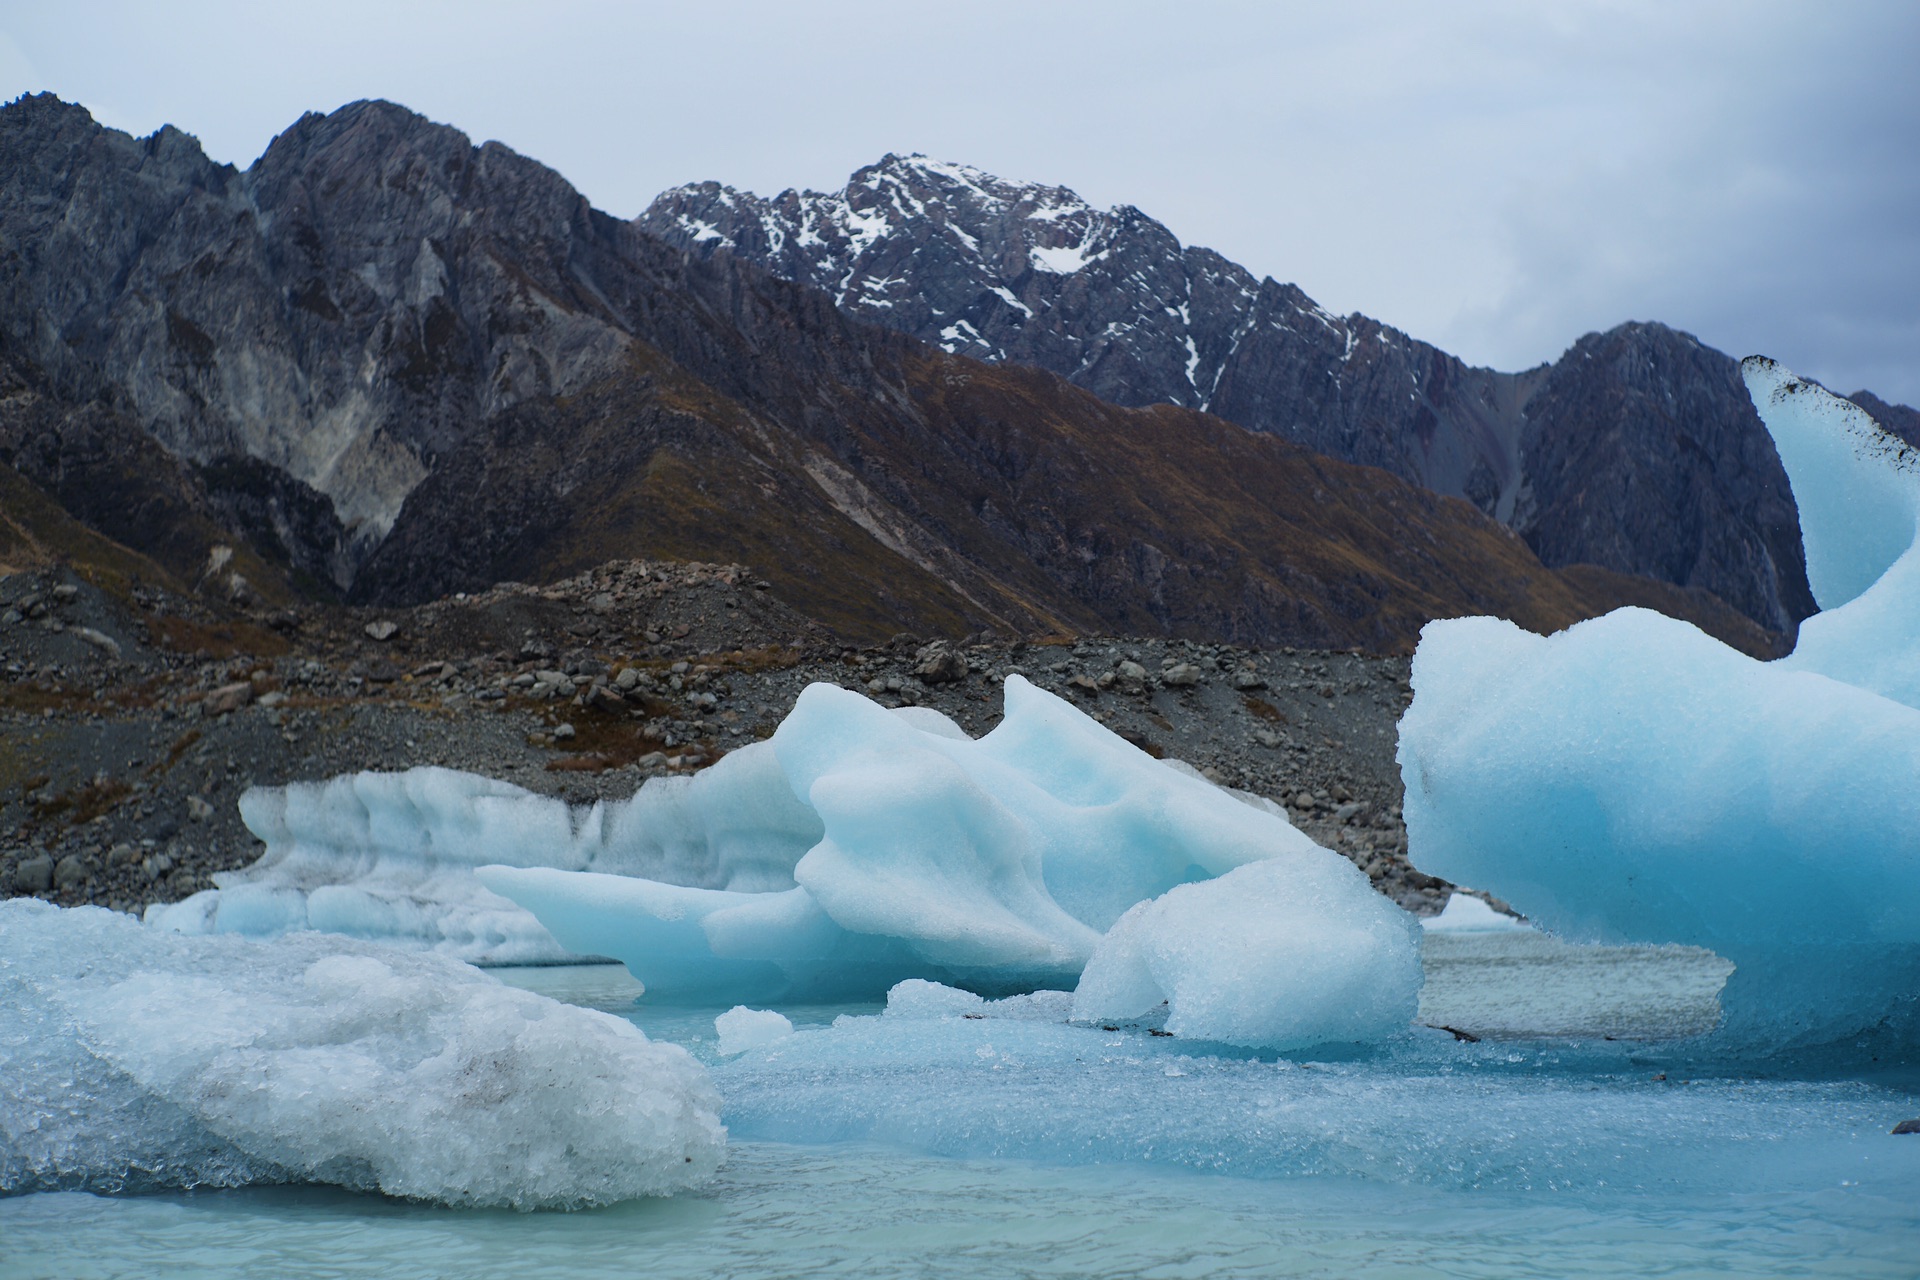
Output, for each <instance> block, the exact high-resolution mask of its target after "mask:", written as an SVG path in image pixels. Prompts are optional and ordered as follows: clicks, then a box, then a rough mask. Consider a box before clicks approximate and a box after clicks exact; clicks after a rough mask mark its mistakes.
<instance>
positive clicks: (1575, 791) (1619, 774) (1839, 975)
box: [1399, 358, 1920, 1051]
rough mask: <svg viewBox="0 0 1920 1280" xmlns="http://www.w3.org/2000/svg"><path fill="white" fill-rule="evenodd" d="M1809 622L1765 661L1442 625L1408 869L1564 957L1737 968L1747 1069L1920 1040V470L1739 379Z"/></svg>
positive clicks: (1418, 724)
mask: <svg viewBox="0 0 1920 1280" xmlns="http://www.w3.org/2000/svg"><path fill="white" fill-rule="evenodd" d="M1743 372H1744V374H1745V376H1746V379H1747V384H1748V388H1749V390H1750V392H1751V394H1752V395H1753V398H1754V403H1755V405H1756V406H1757V407H1758V408H1759V410H1760V414H1761V417H1762V419H1763V420H1764V421H1765V423H1766V425H1767V429H1768V431H1769V432H1770V433H1771V434H1772V436H1773V438H1774V440H1775V442H1776V444H1777V446H1778V448H1779V451H1780V456H1781V459H1782V461H1783V462H1784V463H1785V464H1786V467H1787V471H1788V475H1789V477H1790V479H1791V481H1792V484H1793V490H1794V497H1795V499H1796V501H1797V502H1798V504H1799V507H1800V513H1801V523H1802V528H1803V531H1804V535H1803V536H1804V539H1805V543H1806V551H1807V566H1808V576H1809V579H1810V580H1811V582H1812V585H1813V590H1814V594H1815V598H1816V599H1817V600H1818V602H1819V603H1820V605H1821V608H1822V612H1821V613H1819V614H1817V615H1816V616H1814V617H1812V618H1810V619H1808V620H1807V621H1806V622H1805V623H1804V624H1803V625H1802V627H1801V630H1800V638H1799V643H1798V645H1797V647H1796V648H1795V650H1794V652H1793V653H1792V654H1791V655H1790V656H1788V657H1785V658H1782V659H1780V660H1778V661H1775V662H1760V661H1756V660H1754V659H1752V658H1749V657H1747V656H1745V655H1744V654H1741V653H1737V652H1735V651H1734V650H1732V649H1729V648H1727V647H1726V646H1725V645H1722V644H1720V643H1719V642H1718V641H1716V640H1713V639H1712V638H1710V637H1709V636H1707V635H1705V634H1704V633H1702V632H1700V631H1699V630H1698V629H1696V628H1694V627H1692V626H1690V625H1688V624H1686V623H1683V622H1677V621H1674V620H1673V619H1670V618H1666V617H1662V616H1660V615H1658V614H1654V613H1649V612H1647V611H1645V610H1641V609H1623V610H1619V611H1617V612H1615V613H1612V614H1609V615H1607V616H1606V617H1603V618H1597V619H1593V620H1591V621H1588V622H1583V623H1580V624H1578V625H1576V626H1573V627H1570V628H1568V629H1567V630H1566V631H1564V632H1561V633H1560V634H1558V635H1554V636H1546V637H1542V636H1536V635H1532V634H1530V633H1528V632H1525V631H1522V630H1521V629H1519V628H1517V627H1515V626H1513V625H1511V624H1509V623H1506V622H1502V621H1499V620H1496V619H1492V618H1466V619H1457V620H1453V621H1445V622H1436V623H1432V624H1430V625H1429V626H1428V627H1427V628H1426V630H1425V631H1424V632H1423V634H1422V636H1421V641H1420V647H1419V650H1418V651H1417V653H1416V654H1415V656H1414V662H1413V685H1414V689H1415V697H1414V701H1413V704H1412V706H1411V707H1410V708H1409V710H1408V712H1407V714H1406V716H1405V718H1404V719H1403V720H1402V721H1401V726H1400V751H1399V760H1400V766H1401V772H1402V777H1403V779H1404V781H1405V784H1406V821H1407V832H1408V841H1409V851H1410V854H1411V856H1412V858H1413V860H1414V862H1415V864H1416V865H1417V866H1418V867H1419V868H1420V869H1421V870H1423V871H1426V872H1428V873H1429V874H1432V875H1436V876H1442V877H1445V878H1447V879H1449V880H1452V881H1454V882H1456V883H1460V884H1469V885H1473V886H1476V887H1478V888H1482V889H1486V890H1489V891H1492V892H1494V893H1497V894H1498V895H1499V896H1500V897H1502V898H1504V899H1505V900H1506V901H1508V902H1510V903H1512V904H1513V905H1514V906H1515V907H1516V908H1517V909H1518V910H1520V911H1522V912H1524V913H1525V915H1526V916H1527V918H1528V919H1529V920H1532V921H1534V922H1536V923H1538V924H1540V925H1542V926H1543V927H1545V928H1547V929H1549V930H1551V931H1553V932H1555V933H1558V934H1562V935H1564V936H1566V937H1568V938H1572V939H1575V940H1585V941H1597V942H1650V943H1667V942H1675V943H1690V944H1693V945H1697V946H1702V947H1707V948H1710V949H1712V950H1713V951H1716V952H1718V953H1719V954H1721V955H1722V956H1724V957H1726V958H1727V959H1729V960H1731V961H1733V963H1734V965H1735V971H1734V973H1733V976H1732V977H1731V979H1729V981H1728V983H1727V986H1726V989H1725V991H1724V992H1723V994H1722V1008H1723V1012H1724V1019H1725V1020H1724V1025H1723V1027H1722V1031H1721V1034H1722V1037H1723V1039H1724V1041H1725V1043H1727V1044H1729V1045H1734V1046H1738V1047H1740V1049H1741V1050H1742V1051H1751V1050H1754V1049H1765V1050H1778V1049H1790V1048H1802V1047H1811V1046H1819V1045H1833V1044H1836V1043H1839V1042H1847V1041H1854V1040H1857V1039H1859V1038H1861V1037H1865V1038H1867V1039H1868V1040H1870V1041H1872V1042H1875V1043H1887V1042H1889V1041H1891V1042H1894V1043H1904V1044H1906V1045H1908V1046H1912V1045H1913V1044H1914V1043H1915V1041H1916V1038H1917V1037H1920V1017H1917V1016H1916V1006H1917V1002H1920V788H1917V787H1916V785H1915V784H1916V781H1917V780H1920V549H1917V539H1916V533H1917V532H1920V454H1916V452H1915V451H1914V450H1913V449H1911V448H1910V447H1908V446H1907V445H1906V444H1905V443H1903V442H1902V441H1900V440H1899V439H1897V438H1896V437H1894V436H1892V435H1890V434H1888V433H1886V432H1884V431H1882V430H1881V429H1880V428H1879V426H1878V425H1877V424H1876V423H1874V421H1873V420H1872V418H1871V417H1869V416H1868V415H1867V414H1866V413H1865V412H1864V411H1863V410H1861V409H1859V408H1858V407H1857V406H1855V405H1853V404H1851V403H1849V402H1848V401H1845V400H1842V399H1840V398H1838V397H1836V396H1833V395H1830V394H1828V393H1827V392H1826V391H1824V390H1822V389H1821V388H1819V387H1817V386H1815V385H1813V384H1811V383H1808V382H1804V381H1801V380H1799V379H1796V378H1795V377H1793V375H1792V374H1790V373H1789V372H1788V371H1786V370H1785V369H1783V368H1782V367H1781V366H1779V365H1778V364H1776V363H1774V362H1772V361H1769V360H1764V359H1759V358H1754V359H1749V360H1748V361H1747V362H1746V363H1745V365H1744V368H1743Z"/></svg>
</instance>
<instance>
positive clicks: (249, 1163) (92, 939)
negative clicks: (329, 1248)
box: [0, 899, 725, 1209]
mask: <svg viewBox="0 0 1920 1280" xmlns="http://www.w3.org/2000/svg"><path fill="white" fill-rule="evenodd" d="M0 1009H4V1010H5V1011H6V1016H5V1020H4V1023H0V1193H8V1192H21V1191H34V1190H58V1189H82V1190H91V1191H120V1190H154V1189H165V1188H191V1187H222V1186H239V1185H245V1184H248V1183H256V1182H287V1181H308V1182H323V1183H333V1184H337V1185H340V1186H345V1187H350V1188H354V1189H357V1190H366V1191H375V1190H377V1191H382V1192H385V1193H387V1194H389V1195H395V1196H405V1197H411V1198H415V1199H423V1200H434V1201H440V1202H443V1203H447V1204H452V1205H467V1206H485V1205H497V1206H508V1207H513V1208H519V1209H533V1208H549V1207H557V1208H570V1207H577V1206H583V1205H597V1204H609V1203H613V1202H615V1201H620V1200H626V1199H630V1198H632V1197H634V1196H642V1195H663V1194H670V1193H672V1192H675V1191H679V1190H681V1189H684V1188H686V1187H690V1186H696V1185H699V1184H701V1183H703V1182H705V1181H707V1180H708V1179H709V1178H710V1177H711V1176H712V1175H713V1173H714V1171H715V1169H716V1168H717V1167H718V1165H719V1162H720V1157H721V1155H722V1152H723V1148H724V1142H725V1131H724V1130H723V1129H722V1128H721V1126H720V1121H719V1116H718V1112H719V1096H718V1095H717V1094H716V1093H715V1091H714V1089H713V1086H712V1084H711V1082H710V1081H709V1079H708V1077H707V1074H706V1072H705V1071H704V1069H702V1068H701V1067H700V1066H699V1065H698V1064H697V1063H696V1062H695V1061H694V1060H693V1059H692V1058H691V1057H690V1056H689V1055H688V1054H687V1053H686V1052H685V1051H684V1050H683V1049H681V1048H679V1047H678V1046H675V1045H667V1044H656V1043H654V1042H652V1041H649V1040H648V1039H647V1038H646V1036H645V1035H643V1034H641V1032H640V1031H639V1030H638V1029H636V1028H635V1027H634V1026H633V1025H632V1024H631V1023H629V1022H626V1021H624V1020H622V1019H619V1018H615V1017H612V1016H610V1015H608V1014H604V1013H599V1012H596V1011H593V1010H589V1009H580V1008H576V1007H573V1006H570V1005H563V1004H559V1003H557V1002H555V1001H552V1000H549V999H547V998H545V997H543V996H539V995H535V994H533V993H532V992H527V991H520V990H516V989H514V988H511V987H507V986H503V985H502V984H500V983H499V982H497V981H495V980H494V979H492V978H490V977H488V976H487V975H485V974H483V973H481V972H480V971H478V970H476V969H473V968H470V967H468V966H466V965H464V964H460V963H458V962H456V961H452V960H448V959H445V958H443V957H439V956H433V955H422V954H418V953H413V952H404V951H399V950H396V949H394V948H391V947H383V946H378V945H375V944H370V943H365V942H357V941H354V940H351V939H345V938H338V937H325V936H321V935H316V934H307V935H303V936H298V937H289V938H282V939H278V940H275V941H273V942H271V943H259V942H252V941H249V940H245V939H241V938H212V937H198V938H189V937H178V936H174V935H169V934H166V933H163V932H160V931H157V930H153V929H145V928H142V927H141V926H139V925H138V924H135V923H134V922H132V921H130V920H128V919H126V918H125V917H123V916H120V915H117V914H115V913H112V912H108V911H104V910H100V909H97V908H91V907H83V908H77V909H74V910H61V909H59V908H56V907H51V906H47V905H45V904H42V903H39V902H36V901H33V900H31V899H14V900H13V901H10V902H0Z"/></svg>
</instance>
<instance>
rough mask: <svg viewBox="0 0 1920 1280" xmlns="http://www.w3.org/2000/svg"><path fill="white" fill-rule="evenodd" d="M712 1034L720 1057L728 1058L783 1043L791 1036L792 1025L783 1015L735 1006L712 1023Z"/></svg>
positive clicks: (768, 1010)
mask: <svg viewBox="0 0 1920 1280" xmlns="http://www.w3.org/2000/svg"><path fill="white" fill-rule="evenodd" d="M713 1030H714V1034H715V1035H717V1036H719V1037H720V1042H719V1044H718V1046H717V1051H718V1052H719V1054H720V1056H721V1057H732V1056H733V1055H734V1054H736V1053H745V1052H746V1051H747V1050H749V1049H762V1048H765V1047H766V1046H767V1045H770V1044H776V1043H778V1042H779V1041H781V1040H784V1039H786V1038H787V1037H788V1036H790V1035H792V1034H793V1023H792V1022H790V1021H788V1019H787V1016H786V1015H785V1014H783V1013H775V1012H774V1011H773V1010H771V1009H749V1008H747V1006H745V1005H743V1004H737V1005H735V1006H733V1008H731V1009H729V1010H727V1011H726V1012H725V1013H723V1014H721V1015H720V1016H719V1017H717V1018H715V1019H714V1020H713Z"/></svg>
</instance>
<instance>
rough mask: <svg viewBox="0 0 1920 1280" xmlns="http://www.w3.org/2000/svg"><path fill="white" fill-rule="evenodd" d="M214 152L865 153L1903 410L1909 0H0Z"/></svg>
mask: <svg viewBox="0 0 1920 1280" xmlns="http://www.w3.org/2000/svg"><path fill="white" fill-rule="evenodd" d="M36 89H49V90H52V91H53V92H55V93H58V94H59V95H61V96H62V97H64V98H68V99H70V100H73V101H77V102H80V103H82V104H84V105H85V106H87V107H89V108H90V109H91V110H92V111H93V113H94V115H95V116H96V117H97V118H98V119H100V120H101V121H102V122H103V123H106V124H110V125H113V126H116V127H119V128H124V129H128V130H131V131H133V132H136V133H141V134H144V133H148V132H151V131H152V130H153V129H155V128H157V127H158V126H159V125H161V124H163V123H171V124H174V125H177V126H178V127H180V128H182V129H184V130H186V131H187V132H189V133H192V134H195V135H197V136H198V137H199V138H200V140H201V142H202V143H203V144H204V145H205V147H206V149H207V150H208V152H209V153H211V154H212V155H213V156H214V157H215V158H217V159H220V160H226V161H230V162H232V163H234V164H237V165H241V166H244V165H246V164H248V163H249V162H251V161H252V160H253V158H254V157H255V156H257V155H258V154H259V153H260V151H261V150H262V149H263V148H264V147H265V146H266V144H267V142H268V140H269V139H270V138H271V137H272V136H273V135H274V134H275V133H277V132H279V131H280V130H281V129H283V128H285V127H286V126H287V125H288V124H290V123H291V122H292V121H293V120H294V119H295V118H296V117H298V116H299V115H300V113H301V112H303V111H307V110H320V111H326V110H330V109H332V108H334V107H337V106H340V105H341V104H343V103H345V102H349V101H352V100H354V99H356V98H362V97H385V98H391V99H393V100H395V101H398V102H402V103H405V104H406V105H408V106H410V107H413V108H414V109H416V110H418V111H421V112H423V113H425V114H426V115H429V116H431V117H433V118H435V119H437V120H442V121H445V122H447V123H450V124H453V125H457V126H458V127H460V128H461V129H464V130H465V131H467V132H468V133H470V134H471V135H473V137H474V138H475V139H476V140H483V139H487V138H497V139H499V140H500V141H502V142H505V143H507V144H508V145H510V146H512V147H514V148H516V149H517V150H520V151H522V152H524V153H526V154H528V155H531V156H533V157H535V158H537V159H540V160H542V161H544V162H546V163H547V164H550V165H552V166H553V167H554V168H556V169H558V170H559V171H560V172H561V173H563V174H565V175H566V176H567V177H568V178H569V179H571V180H572V181H573V182H574V184H575V185H577V186H578V187H579V188H581V190H583V191H584V192H585V193H586V194H587V195H588V196H589V197H590V198H591V199H592V200H593V202H594V203H595V204H597V205H599V206H600V207H602V208H604V209H606V210H608V211H610V212H613V213H616V214H621V215H628V216H630V215H632V214H635V213H638V212H639V211H640V210H641V209H642V208H644V207H645V205H646V204H647V202H648V200H650V199H651V198H652V197H653V196H654V195H655V194H656V193H657V192H658V191H660V190H661V189H662V188H664V187H667V186H671V185H674V184H677V183H681V182H688V181H694V180H698V179H702V178H716V179H719V180H721V181H724V182H728V183H731V184H733V185H735V186H739V187H746V188H749V189H753V190H757V191H761V192H763V193H771V192H774V191H778V190H780V189H782V188H785V187H789V186H800V187H812V188H815V189H833V188H837V187H839V186H840V185H841V184H842V183H844V182H845V180H846V177H847V175H848V174H849V173H850V172H851V171H852V170H853V169H855V168H857V167H858V166H860V165H862V164H865V163H868V162H870V161H872V160H875V159H877V158H878V157H879V156H881V155H882V154H884V153H885V152H888V151H902V152H906V151H924V152H927V153H928V154H930V155H934V156H937V157H941V158H945V159H951V160H959V161H964V162H967V163H970V164H975V165H979V166H980V167H982V168H985V169H988V170H991V171H993V172H995V173H999V174H1001V175H1003V176H1006V177H1011V178H1025V179H1033V180H1039V181H1046V182H1051V183H1059V184H1062V185H1065V186H1070V187H1073V188H1074V189H1076V190H1078V191H1079V192H1080V193H1081V194H1082V195H1083V196H1085V197H1087V198H1088V199H1089V200H1092V201H1094V202H1095V203H1097V204H1101V205H1112V204H1121V203H1126V204H1133V205H1137V206H1139V207H1140V208H1142V209H1144V210H1145V211H1146V212H1148V213H1149V214H1151V215H1153V216H1154V217H1156V218H1158V219H1160V220H1161V221H1162V222H1164V223H1166V224H1167V225H1168V226H1169V227H1170V228H1171V229H1172V230H1173V232H1174V233H1175V234H1176V235H1178V236H1179V237H1180V238H1181V239H1182V240H1183V241H1185V242H1187V243H1191V244H1204V245H1209V246H1211V247H1213V248H1215V249H1218V250H1219V251H1220V252H1222V253H1224V254H1226V255H1227V256H1228V257H1230V258H1233V259H1235V260H1237V261H1239V262H1241V263H1244V264H1245V265H1246V266H1247V267H1249V268H1250V269H1252V270H1253V271H1255V272H1256V273H1260V274H1268V275H1272V276H1275V277H1277V278H1278V279H1281V280H1293V281H1298V282H1299V284H1300V285H1301V286H1302V287H1303V288H1305V289H1306V290H1307V292H1309V293H1310V294H1312V295H1313V296H1314V297H1315V298H1317V299H1319V301H1320V302H1321V303H1322V304H1323V305H1325V306H1327V307H1329V308H1332V309H1334V310H1337V311H1342V312H1346V311H1363V312H1366V313H1367V314H1369V315H1373V316H1376V317H1378V318H1380V319H1382V320H1385V321H1387V322H1389V323H1392V324H1395V325H1398V326H1400V327H1401V328H1403V329H1406V330H1408V331H1409V332H1411V333H1413V334H1414V335H1415V336H1417V337H1421V338H1425V339H1428V340H1429V341H1432V342H1435V343H1438V344H1439V345H1440V346H1442V347H1445V348H1447V349H1449V350H1451V351H1454V352H1456V353H1458V354H1459V355H1461V356H1463V357H1465V358H1467V359H1468V360H1471V361H1474V362H1476V363H1482V364H1490V365H1493V366H1496V367H1499V368H1507V369H1513V368H1521V367H1525V366H1528V365H1531V364H1534V363H1537V362H1539V361H1542V360H1549V359H1552V358H1553V357H1555V356H1556V355H1558V354H1559V353H1560V352H1561V351H1562V350H1564V349H1565V348H1566V346H1567V345H1568V344H1569V343H1570V342H1572V341H1573V340H1574V339H1575V338H1577V337H1579V336H1580V335H1581V334H1582V333H1585V332H1587V331H1589V330H1593V329H1604V328H1608V327H1610V326H1612V325H1614V324H1617V323H1619V322H1620V321H1623V320H1629V319H1647V320H1662V321H1665V322H1667V323H1668V324H1672V325H1675V326H1677V327H1679V328H1684V329H1687V330H1689V331H1691V332H1693V333H1695V334H1697V335H1698V336H1699V337H1701V338H1702V339H1703V340H1705V341H1707V342H1709V343H1711V344H1712V345H1714V346H1717V347H1720V348H1722V349H1724V350H1726V351H1728V352H1731V353H1732V354H1734V355H1736V356H1737V355H1744V354H1747V353H1749V352H1754V351H1759V352H1764V353H1766V354H1769V355H1773V356H1775V357H1777V358H1779V359H1781V360H1783V361H1785V362H1786V363H1787V364H1789V365H1790V366H1792V367H1793V368H1794V369H1796V370H1797V371H1799V372H1801V373H1804V374H1807V375H1809V376H1812V377H1816V378H1819V379H1821V380H1822V381H1824V382H1827V383H1828V384H1829V385H1832V386H1834V387H1836V388H1838V389H1840V390H1843V391H1851V390H1854V389H1856V388H1858V387H1863V386H1864V387H1868V388H1871V389H1872V390H1874V391H1876V392H1878V393H1880V394H1881V395H1884V396H1886V397H1887V398H1889V399H1896V400H1904V401H1906V402H1908V403H1914V404H1920V4H1915V3H1913V2H1912V0H1891V2H1888V3H1844V2H1838V0H1825V2H1824V3H1821V4H1817V5H1816V4H1813V3H1793V4H1788V3H1780V2H1776V0H1739V2H1737V3H1735V2H1726V3H1722V2H1719V0H1689V2H1688V3H1674V2H1673V0H1658V2H1651V3H1642V2H1640V0H1554V2H1553V3H1542V2H1541V0H1512V2H1488V3H1473V2H1471V0H1462V2H1454V3H1438V2H1436V0H1421V2H1417V3H1416V2H1396V0H1388V2H1382V3H1363V2H1356V3H1349V4H1339V5H1328V4H1324V3H1316V4H1282V3H1262V4H1244V5H1240V4H1217V5H1205V4H1181V5H1169V4H1165V3H1157V4H1132V3H1122V2H1118V0H1105V2H1103V3H1098V4H1092V3H1087V4H1077V3H1076V4H1067V3H1057V4H1049V3H1045V2H1044V0H1022V2H1020V3H1002V2H999V0H972V2H970V3H967V4H958V3H945V4H925V5H910V4H908V3H905V2H904V0H889V2H886V3H864V2H862V3H853V2H848V0H811V2H810V3H807V4H804V5H800V4H795V5H785V6H775V5H772V4H753V3H711V2H708V0H678V2H676V3H672V4H653V3H613V2H611V0H547V2H546V3H541V4H525V5H510V4H500V3H483V2H477V0H468V2H466V3H461V4H426V3H420V4H413V3H406V2H405V0H381V2H379V3H364V2H362V0H332V2H331V3H328V4H325V5H320V4H313V5H300V6H283V5H271V4H259V3H257V2H254V3H244V4H242V3H235V4H220V3H206V4H194V3H168V4H152V3H139V4H131V3H129V4H111V3H87V2H86V0H61V3H58V4H50V3H49V4H27V3H24V0H9V3H8V4H7V5H6V7H5V10H4V12H0V98H11V97H13V96H15V95H16V94H18V93H20V92H24V91H28V90H36Z"/></svg>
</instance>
